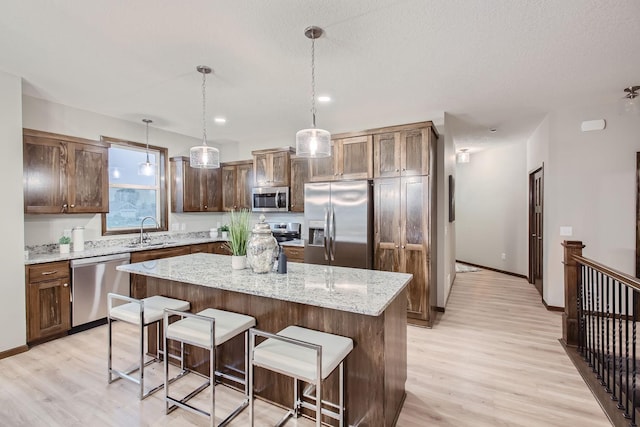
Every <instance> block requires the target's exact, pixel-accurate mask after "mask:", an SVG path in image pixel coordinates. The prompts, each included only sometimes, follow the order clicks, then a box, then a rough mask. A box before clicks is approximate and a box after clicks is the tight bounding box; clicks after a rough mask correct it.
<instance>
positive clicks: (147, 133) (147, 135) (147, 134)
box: [145, 122, 149, 164]
mask: <svg viewBox="0 0 640 427" xmlns="http://www.w3.org/2000/svg"><path fill="white" fill-rule="evenodd" d="M145 123H146V124H147V132H146V137H147V164H149V122H145Z"/></svg>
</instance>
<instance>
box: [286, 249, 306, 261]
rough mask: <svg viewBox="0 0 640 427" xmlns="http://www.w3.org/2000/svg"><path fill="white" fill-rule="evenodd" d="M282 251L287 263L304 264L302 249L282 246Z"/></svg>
mask: <svg viewBox="0 0 640 427" xmlns="http://www.w3.org/2000/svg"><path fill="white" fill-rule="evenodd" d="M282 251H283V252H284V253H285V254H286V255H287V261H290V262H304V248H303V247H299V246H282Z"/></svg>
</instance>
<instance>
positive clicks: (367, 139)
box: [335, 135, 373, 179]
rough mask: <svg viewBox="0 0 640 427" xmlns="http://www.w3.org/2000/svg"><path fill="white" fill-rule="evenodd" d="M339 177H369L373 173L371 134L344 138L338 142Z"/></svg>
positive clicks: (337, 168) (337, 170)
mask: <svg viewBox="0 0 640 427" xmlns="http://www.w3.org/2000/svg"><path fill="white" fill-rule="evenodd" d="M336 146H337V147H338V149H337V150H336V151H337V152H338V155H337V156H336V159H335V161H336V172H337V173H338V175H337V178H338V179H367V178H371V177H372V175H373V159H372V152H373V139H372V137H371V135H365V136H356V137H352V138H344V139H341V140H339V141H338V142H337V144H336Z"/></svg>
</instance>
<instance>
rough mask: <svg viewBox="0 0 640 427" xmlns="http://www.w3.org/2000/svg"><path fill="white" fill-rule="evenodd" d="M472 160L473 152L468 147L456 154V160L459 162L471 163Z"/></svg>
mask: <svg viewBox="0 0 640 427" xmlns="http://www.w3.org/2000/svg"><path fill="white" fill-rule="evenodd" d="M470 160H471V153H469V151H468V149H467V148H463V149H462V150H460V151H459V152H458V154H456V161H457V162H458V163H469V161H470Z"/></svg>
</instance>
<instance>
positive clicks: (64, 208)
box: [60, 203, 68, 212]
mask: <svg viewBox="0 0 640 427" xmlns="http://www.w3.org/2000/svg"><path fill="white" fill-rule="evenodd" d="M67 206H68V205H67V204H66V203H65V204H64V205H62V209H61V210H60V212H64V211H66V210H67Z"/></svg>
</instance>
